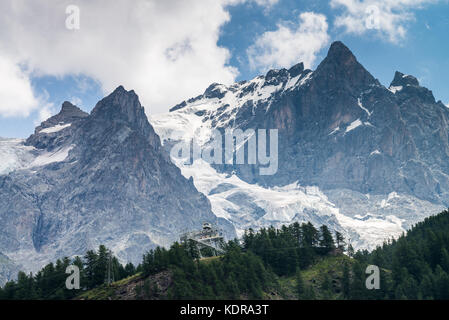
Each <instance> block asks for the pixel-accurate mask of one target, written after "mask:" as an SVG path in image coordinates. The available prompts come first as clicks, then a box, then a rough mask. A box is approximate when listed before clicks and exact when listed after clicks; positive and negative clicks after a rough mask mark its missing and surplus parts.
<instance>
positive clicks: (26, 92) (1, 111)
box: [0, 56, 39, 117]
mask: <svg viewBox="0 0 449 320" xmlns="http://www.w3.org/2000/svg"><path fill="white" fill-rule="evenodd" d="M38 106H39V101H38V99H37V98H36V97H35V95H34V92H33V89H32V87H31V84H30V79H29V76H28V74H27V72H26V71H24V70H22V69H21V68H20V67H19V66H18V65H17V64H16V63H15V62H14V61H12V60H11V59H8V58H6V57H2V56H0V115H1V116H4V117H13V116H25V117H26V116H28V115H29V114H30V113H31V112H32V111H33V110H35V109H36V108H38Z"/></svg>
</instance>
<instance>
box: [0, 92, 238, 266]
mask: <svg viewBox="0 0 449 320" xmlns="http://www.w3.org/2000/svg"><path fill="white" fill-rule="evenodd" d="M68 111H70V112H68ZM69 123H70V126H68V125H67V124H69ZM26 144H27V145H30V146H32V147H33V150H31V151H30V152H32V153H34V154H35V157H34V158H33V161H32V163H29V164H27V165H26V166H24V167H22V168H21V169H19V170H15V171H12V172H10V173H9V174H8V175H3V176H0V190H1V192H0V204H1V205H0V206H1V208H0V225H1V226H2V230H3V232H2V233H1V234H0V251H1V252H3V253H4V254H5V255H7V256H8V257H9V258H10V259H11V260H13V261H15V262H18V263H20V264H22V265H23V266H25V267H26V268H33V269H34V268H36V267H40V266H41V265H42V263H44V262H47V261H50V260H53V259H56V258H60V257H62V256H73V255H76V254H83V253H84V252H85V251H86V250H87V249H90V248H93V247H96V246H98V245H99V244H105V245H107V246H108V247H110V248H111V249H113V251H114V252H115V253H116V254H117V255H118V256H119V257H120V258H121V259H122V260H123V261H133V262H134V263H138V262H139V261H140V260H141V255H142V253H143V252H145V251H146V250H148V249H150V248H151V247H154V246H155V245H169V244H170V243H171V242H173V241H176V240H178V238H179V234H180V232H182V231H183V230H187V229H193V228H199V227H200V226H201V223H202V222H204V221H210V222H213V223H217V224H218V225H220V226H221V227H222V228H224V229H225V231H226V233H227V235H228V236H230V237H232V236H234V235H235V233H234V228H233V227H232V226H231V225H230V224H229V223H227V222H226V221H223V220H221V219H217V217H216V216H215V215H214V214H213V213H212V211H211V208H210V203H209V201H208V199H207V198H206V197H205V196H204V195H203V194H201V193H199V192H198V191H197V190H196V188H195V186H194V185H193V183H192V182H191V181H189V180H187V179H186V178H184V177H183V176H182V175H181V173H180V170H179V168H177V167H176V166H175V165H174V164H173V163H172V162H171V161H170V159H169V157H168V156H167V155H166V154H165V151H164V150H163V149H162V148H161V143H160V139H159V137H158V135H157V134H156V133H155V132H154V130H153V128H152V126H151V125H150V124H149V122H148V120H147V117H146V116H145V113H144V109H143V107H142V106H141V105H140V103H139V99H138V97H137V95H136V94H135V93H134V92H133V91H129V92H128V91H126V90H125V89H124V88H123V87H119V88H117V89H116V90H115V91H114V92H113V93H112V94H111V95H110V96H108V97H106V98H104V99H103V100H101V101H100V102H99V103H98V104H97V105H96V107H95V108H94V110H93V111H92V113H91V114H90V115H85V114H84V113H82V112H80V110H79V109H77V108H76V107H74V106H69V105H68V104H64V106H63V109H62V111H61V113H60V114H58V115H57V116H55V117H53V118H51V119H49V120H48V121H46V122H44V123H43V124H42V125H41V126H40V127H39V128H38V129H36V133H35V134H34V135H33V136H31V137H30V138H29V139H28V140H27V141H26Z"/></svg>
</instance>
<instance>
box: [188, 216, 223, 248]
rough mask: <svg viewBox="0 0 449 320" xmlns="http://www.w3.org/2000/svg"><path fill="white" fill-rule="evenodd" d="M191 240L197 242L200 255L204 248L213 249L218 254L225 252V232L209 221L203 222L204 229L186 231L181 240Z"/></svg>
mask: <svg viewBox="0 0 449 320" xmlns="http://www.w3.org/2000/svg"><path fill="white" fill-rule="evenodd" d="M189 240H190V241H193V242H194V243H195V244H196V246H197V247H198V250H199V252H200V256H201V249H203V248H210V249H213V252H215V253H217V254H220V253H224V250H223V249H222V247H221V246H222V244H223V242H224V238H223V234H222V232H221V231H220V230H219V229H218V228H217V227H215V226H213V225H212V224H211V223H209V222H205V223H203V229H202V230H198V231H191V232H186V233H184V234H182V235H181V242H184V243H187V242H188V241H189Z"/></svg>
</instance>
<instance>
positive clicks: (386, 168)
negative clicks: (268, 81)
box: [222, 42, 449, 205]
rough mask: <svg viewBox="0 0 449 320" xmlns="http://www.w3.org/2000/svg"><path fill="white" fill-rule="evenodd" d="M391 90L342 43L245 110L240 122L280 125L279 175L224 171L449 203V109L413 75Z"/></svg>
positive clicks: (255, 179) (252, 178) (268, 181)
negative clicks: (307, 72) (300, 77)
mask: <svg viewBox="0 0 449 320" xmlns="http://www.w3.org/2000/svg"><path fill="white" fill-rule="evenodd" d="M390 88H396V90H389V89H387V88H385V87H384V86H382V85H381V84H380V83H379V82H378V81H377V80H376V79H374V78H373V77H372V76H371V75H370V73H369V72H368V71H366V70H365V69H364V68H363V66H362V65H360V63H358V62H357V60H356V58H355V57H354V55H353V54H352V53H351V52H350V51H349V49H348V48H346V47H345V46H344V45H343V44H342V43H340V42H336V43H334V44H332V46H331V48H330V50H329V53H328V56H327V57H326V58H325V59H324V61H323V62H322V63H321V64H320V65H319V66H318V68H317V70H316V71H315V72H313V74H312V75H311V76H310V79H309V81H308V82H307V83H306V84H305V85H302V86H298V87H297V88H296V89H294V90H291V91H288V92H283V93H282V94H281V95H279V96H277V94H274V95H273V97H272V99H271V101H270V102H269V103H268V104H269V106H270V107H269V108H256V109H255V110H254V113H253V114H252V115H249V116H246V117H244V120H239V119H238V117H239V114H238V113H237V119H235V121H234V123H235V124H236V126H239V124H241V127H242V128H244V129H247V128H267V129H278V130H279V144H280V149H279V170H278V172H277V174H276V175H274V176H266V177H264V176H258V175H257V172H258V170H254V168H253V167H251V166H246V167H245V166H239V167H238V168H230V169H229V168H222V169H223V170H226V169H229V170H237V172H238V173H239V175H240V176H241V177H242V178H243V179H244V180H245V181H249V182H252V183H262V184H263V185H267V186H275V185H286V184H289V183H292V182H294V181H300V183H301V184H303V185H317V186H319V187H320V188H322V189H324V190H327V189H335V188H346V189H351V190H355V191H359V192H362V193H375V194H389V193H390V192H393V191H396V192H400V193H406V194H411V195H414V196H417V197H418V198H421V199H425V200H429V201H434V202H439V203H442V204H444V205H447V204H448V203H449V193H448V191H447V190H448V188H449V180H448V178H449V176H448V174H449V167H448V161H447V158H448V155H449V145H448V119H449V109H448V108H446V107H445V106H444V105H443V104H442V103H437V102H436V101H435V99H434V97H433V95H432V92H431V91H430V90H428V89H426V88H423V87H421V86H419V83H418V81H417V80H416V78H414V77H412V76H404V75H402V74H400V73H397V74H396V76H395V80H394V81H393V83H392V85H391V87H390ZM399 88H401V89H400V90H399Z"/></svg>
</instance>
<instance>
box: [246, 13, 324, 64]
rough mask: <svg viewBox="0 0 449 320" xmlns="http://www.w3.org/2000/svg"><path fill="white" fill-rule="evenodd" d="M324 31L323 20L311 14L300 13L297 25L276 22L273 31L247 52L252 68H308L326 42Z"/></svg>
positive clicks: (261, 37)
mask: <svg viewBox="0 0 449 320" xmlns="http://www.w3.org/2000/svg"><path fill="white" fill-rule="evenodd" d="M327 28H328V25H327V22H326V17H325V16H324V15H322V14H316V13H313V12H304V13H302V14H300V15H299V21H298V23H297V24H296V23H293V24H292V23H286V22H281V23H279V24H278V25H277V29H276V30H275V31H267V32H265V33H263V34H262V35H261V36H260V37H259V38H257V39H256V41H255V43H254V44H253V45H252V46H251V47H250V48H249V49H248V51H247V53H248V58H249V62H250V66H251V68H253V69H259V70H267V69H270V68H278V67H290V66H292V65H293V64H295V63H298V62H304V64H305V66H306V67H311V66H312V65H313V63H314V62H315V59H316V55H317V53H318V52H319V51H320V50H321V49H322V48H324V47H325V46H326V45H327V44H328V42H329V35H328V33H327Z"/></svg>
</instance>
